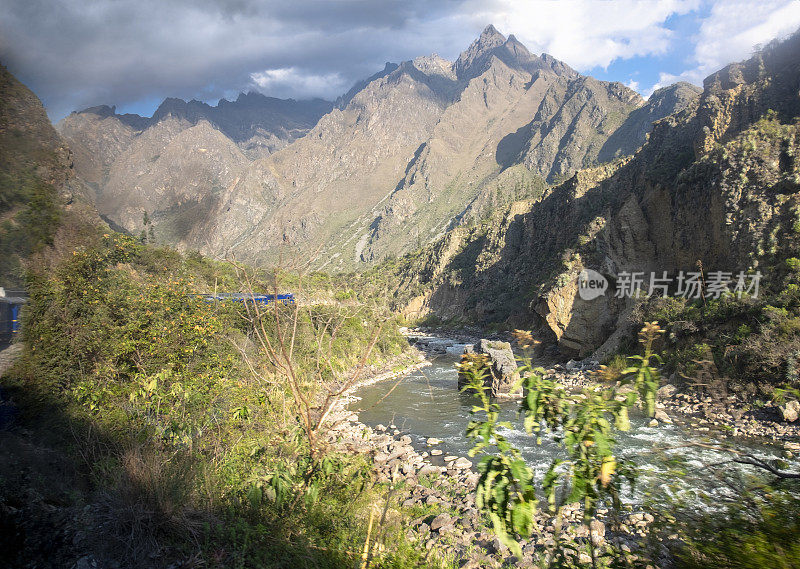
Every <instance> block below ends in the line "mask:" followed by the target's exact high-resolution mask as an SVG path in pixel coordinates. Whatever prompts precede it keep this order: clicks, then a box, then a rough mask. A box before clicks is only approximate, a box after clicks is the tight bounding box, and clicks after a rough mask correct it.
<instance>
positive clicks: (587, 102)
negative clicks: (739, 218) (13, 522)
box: [197, 26, 676, 270]
mask: <svg viewBox="0 0 800 569" xmlns="http://www.w3.org/2000/svg"><path fill="white" fill-rule="evenodd" d="M644 106H648V104H647V103H645V102H644V101H643V100H642V99H641V97H640V96H639V95H638V94H636V93H635V92H633V91H631V90H630V89H628V88H626V87H625V86H623V85H621V84H619V83H607V82H602V81H597V80H595V79H592V78H589V77H584V76H581V75H579V74H578V73H577V72H575V71H574V70H572V69H571V68H569V67H568V66H567V65H566V64H564V63H561V62H559V61H558V60H556V59H554V58H552V57H551V56H548V55H542V56H541V57H539V56H536V55H533V54H531V53H530V52H528V50H527V49H525V47H524V46H523V45H522V44H521V43H519V42H518V41H517V40H516V38H514V36H509V37H508V38H505V37H504V36H503V35H502V34H500V33H499V32H498V31H497V30H496V29H495V28H494V27H492V26H489V27H487V28H486V30H484V32H483V33H482V34H481V36H480V37H479V38H478V39H476V40H475V41H474V42H473V43H472V44H471V45H470V46H469V48H468V49H467V50H466V51H464V53H462V54H461V55H460V56H459V58H458V59H457V60H456V62H454V63H451V62H449V61H446V60H444V59H442V58H441V57H439V56H437V55H435V54H434V55H431V56H427V57H418V58H416V59H414V60H412V61H406V62H403V63H402V64H400V65H399V66H397V67H394V66H389V65H387V67H386V68H385V69H384V70H383V71H382V72H380V73H379V74H376V75H375V76H374V79H373V80H372V81H369V82H367V83H366V84H365V85H364V86H363V88H361V90H359V91H358V92H355V93H353V92H352V91H351V92H350V93H349V94H348V95H346V96H345V97H343V98H342V99H341V100H340V102H339V104H338V107H339V108H337V109H334V110H333V111H332V112H331V113H330V114H329V115H326V116H325V117H323V118H322V119H321V120H320V122H319V123H318V124H317V125H316V126H315V127H314V128H313V129H312V130H311V131H310V132H309V133H308V134H307V135H306V136H304V137H303V138H301V139H298V140H297V141H295V142H294V143H292V144H291V145H290V146H288V147H287V148H285V149H282V150H280V151H278V152H276V153H275V154H273V155H271V156H269V157H267V158H265V159H263V160H258V161H256V162H254V163H253V164H252V165H251V166H250V167H249V169H248V172H247V174H245V175H244V176H242V178H241V179H240V181H239V182H238V183H237V184H236V185H235V186H234V187H232V188H231V191H230V192H228V193H226V194H225V197H224V199H222V200H220V202H219V207H218V208H217V210H216V211H215V212H214V213H213V214H212V215H211V216H209V220H210V222H209V224H208V225H206V226H204V227H203V228H202V229H201V230H200V231H198V233H197V235H198V237H199V236H200V235H202V237H203V238H204V239H206V242H205V244H203V245H202V248H203V250H204V251H206V252H215V253H220V252H229V253H234V254H236V255H237V256H239V257H241V258H244V259H247V260H250V261H252V262H256V263H269V262H271V261H275V260H276V259H277V258H278V256H279V255H280V254H283V255H284V256H285V257H290V256H299V257H300V258H301V259H309V258H310V259H311V261H312V262H313V263H314V264H315V265H316V266H318V267H321V268H325V269H327V270H347V269H351V268H354V267H358V266H364V264H371V263H374V262H376V261H379V260H380V259H382V258H385V257H387V256H391V255H400V254H403V253H405V252H407V251H409V250H412V249H415V248H417V247H418V246H420V245H421V244H425V243H428V242H430V241H431V240H433V239H435V238H436V237H437V236H439V235H441V234H442V233H443V232H444V231H446V230H447V229H448V228H450V227H452V226H454V225H457V224H458V223H460V221H461V220H462V219H463V218H465V217H466V216H467V214H469V215H470V216H474V215H480V212H478V211H476V209H480V204H482V203H491V204H496V203H497V201H498V200H499V201H503V200H504V199H506V197H507V196H506V195H505V194H504V192H503V191H502V190H501V189H499V188H500V187H502V186H503V185H504V184H505V185H506V186H515V184H516V182H514V183H509V179H510V178H514V179H521V180H522V181H521V184H522V186H525V187H528V186H530V187H539V186H541V185H542V184H541V180H542V179H553V178H555V177H557V176H564V175H567V174H570V173H572V172H574V171H575V170H577V169H579V168H581V167H583V166H585V165H587V164H590V163H593V162H595V161H596V160H597V158H598V155H599V153H600V151H601V149H602V148H603V147H604V145H605V146H606V148H608V145H606V142H607V140H608V138H609V136H610V135H612V134H613V133H614V132H616V130H617V129H618V128H619V127H621V126H622V125H623V124H624V123H625V119H626V117H628V116H629V115H630V114H631V113H632V112H633V111H634V110H637V109H639V108H642V107H644ZM673 110H676V109H666V108H665V105H664V104H663V101H660V104H659V105H658V106H654V107H652V110H650V107H648V113H649V114H647V113H645V114H643V115H642V117H647V116H651V115H652V116H654V117H658V118H660V116H663V115H660V113H667V112H668V111H673ZM637 140H639V141H642V139H641V138H639V139H637ZM621 144H624V145H627V146H620V147H619V148H618V150H617V153H623V152H627V151H629V150H628V149H629V147H630V146H631V143H630V142H629V141H627V140H624V141H621ZM637 146H638V144H637ZM609 152H610V151H609ZM610 153H611V154H613V153H614V152H610ZM509 170H513V175H512V172H507V171H509ZM505 193H507V192H505ZM489 196H491V197H489Z"/></svg>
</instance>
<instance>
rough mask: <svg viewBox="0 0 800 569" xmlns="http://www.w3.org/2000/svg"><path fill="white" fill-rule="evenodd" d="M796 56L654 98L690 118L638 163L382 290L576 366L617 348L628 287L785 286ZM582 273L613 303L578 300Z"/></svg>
mask: <svg viewBox="0 0 800 569" xmlns="http://www.w3.org/2000/svg"><path fill="white" fill-rule="evenodd" d="M798 54H800V32H799V33H797V34H795V35H794V36H792V37H791V38H789V39H787V40H786V41H784V42H781V43H775V44H772V45H770V46H768V47H767V48H765V49H764V50H762V51H761V52H759V53H758V54H756V55H755V56H754V57H753V58H752V59H750V60H747V61H745V62H741V63H736V64H732V65H730V66H728V67H726V68H724V69H722V70H720V71H719V72H717V73H714V74H712V75H711V76H709V77H708V78H707V79H706V80H705V82H704V89H703V91H702V94H701V95H700V97H699V98H695V97H693V96H692V94H693V92H694V90H693V89H688V88H686V87H684V86H682V85H680V84H679V85H677V86H673V87H671V88H668V90H667V91H662V92H660V93H657V94H654V97H655V99H654V98H653V97H651V102H653V103H655V104H658V101H665V100H666V101H667V103H669V100H670V99H675V98H677V97H682V98H684V100H685V102H686V106H685V108H684V109H683V110H682V111H680V112H678V113H675V114H672V115H670V116H668V117H666V118H664V119H662V120H659V121H657V122H656V123H655V125H654V127H653V130H652V133H651V134H650V136H649V139H648V141H647V143H646V144H645V145H644V146H643V147H642V148H641V150H639V151H638V152H637V153H636V155H635V156H634V157H632V158H623V159H618V160H616V161H615V162H613V163H610V164H606V165H601V166H597V167H593V168H588V169H584V170H581V171H579V172H577V173H576V174H575V175H573V176H572V177H571V178H569V179H568V180H566V181H565V182H563V183H561V184H559V185H556V186H554V187H551V188H549V189H548V190H546V191H545V192H544V193H543V194H542V195H541V196H539V197H536V198H535V199H530V200H523V201H517V202H515V203H513V204H511V205H510V206H508V207H506V208H502V209H498V210H497V211H495V212H494V213H493V214H492V215H491V216H489V217H488V218H486V219H484V220H483V222H482V223H475V224H472V225H470V226H462V227H458V228H455V229H454V230H452V231H450V232H448V233H447V234H446V235H445V236H444V237H443V238H442V239H440V240H438V241H437V242H436V243H434V244H433V245H431V246H429V247H427V248H426V249H424V250H423V251H422V252H421V253H420V254H418V255H416V256H413V257H406V258H404V259H402V260H401V261H400V262H399V263H396V264H395V265H394V266H391V265H387V266H386V268H385V269H384V270H385V271H388V275H387V274H384V275H383V276H381V277H380V279H383V280H384V281H385V282H390V283H393V286H392V287H390V288H391V289H393V290H394V294H395V295H396V296H397V298H398V301H399V302H400V303H401V304H402V305H404V306H405V308H404V309H405V312H406V313H407V314H408V315H409V316H421V315H425V314H435V315H437V316H438V317H440V318H443V319H456V320H469V321H477V322H483V323H484V324H486V323H501V324H504V325H509V326H515V327H533V328H535V329H537V330H538V332H539V334H540V335H541V337H543V338H551V339H552V340H553V341H554V342H556V343H557V345H558V346H559V348H560V349H561V351H562V353H564V354H567V355H572V356H575V355H579V356H585V355H588V354H591V353H592V352H593V351H595V350H598V349H599V351H598V352H596V353H597V355H602V354H607V353H609V352H610V351H611V350H612V349H613V348H614V347H615V342H617V341H618V340H619V339H620V337H621V332H620V331H622V330H625V329H626V327H627V325H626V323H627V322H628V321H629V320H628V318H629V315H630V314H631V311H632V310H633V308H634V307H635V306H637V302H636V301H635V300H634V299H631V298H618V297H615V295H614V292H615V285H616V284H617V283H619V282H620V280H621V279H623V278H624V275H625V274H626V273H627V274H631V273H633V272H642V273H644V274H645V275H649V274H650V273H651V272H655V273H656V274H658V275H661V274H662V272H663V271H667V272H668V273H669V274H671V275H675V274H677V272H678V271H687V272H689V271H697V270H698V266H702V267H703V268H704V270H705V271H709V272H711V271H726V272H730V273H732V274H734V275H735V274H737V272H738V271H748V270H755V269H759V270H762V271H763V272H764V273H766V274H767V275H768V276H770V277H771V278H772V279H773V280H775V279H778V278H779V277H780V275H783V274H785V273H786V270H787V269H786V266H787V263H788V261H787V259H790V260H791V259H792V258H794V257H797V256H798V255H797V251H798V250H800V236H798V228H800V222H798V219H800V213H798V212H800V164H798V161H797V160H796V158H795V157H796V156H797V155H798V153H800V96H799V95H798V91H797V85H798V84H800V57H798ZM669 104H671V103H669ZM649 112H650V111H648V113H649ZM653 112H657V111H656V110H655V109H654V110H653ZM641 114H644V113H641ZM630 116H634V115H633V113H631V115H629V117H630ZM647 118H649V116H648V117H647ZM637 120H646V119H643V118H642V117H638V118H637ZM621 128H622V127H621ZM629 132H636V127H635V125H634V124H633V123H631V124H630V125H629ZM698 263H700V265H698ZM585 268H589V269H593V270H595V271H597V272H599V273H600V274H602V275H603V276H604V277H605V278H606V279H607V281H608V282H609V283H610V285H609V287H610V290H609V291H608V292H607V293H606V294H605V295H604V296H601V297H599V298H595V299H592V300H585V299H583V298H581V296H580V295H579V294H578V284H577V283H578V274H579V273H580V272H581V271H582V270H583V269H585ZM380 279H376V280H380ZM791 286H792V287H795V288H796V285H791ZM790 288H791V287H790ZM387 294H388V293H387ZM390 296H391V295H390Z"/></svg>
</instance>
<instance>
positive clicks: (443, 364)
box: [350, 355, 800, 505]
mask: <svg viewBox="0 0 800 569" xmlns="http://www.w3.org/2000/svg"><path fill="white" fill-rule="evenodd" d="M455 361H456V360H455V358H454V357H453V356H449V355H448V356H442V357H440V358H437V359H436V361H434V362H433V365H432V366H430V367H427V368H424V369H421V370H419V371H417V372H414V373H412V374H411V375H409V376H407V377H404V378H402V379H400V380H399V383H398V380H389V381H384V382H380V383H376V384H373V385H369V386H365V387H363V388H361V389H359V390H357V391H356V392H355V393H354V395H356V396H357V397H358V398H360V400H358V401H356V402H353V403H351V404H350V409H352V410H353V411H357V412H358V413H359V418H360V420H361V421H362V422H363V423H365V424H368V425H371V426H373V427H374V426H375V425H377V424H383V425H386V426H389V425H391V424H394V425H396V426H397V428H398V429H399V430H401V431H402V432H404V433H407V434H409V435H410V436H411V437H412V440H413V441H414V444H415V446H416V447H417V448H418V449H420V450H422V449H426V445H425V440H426V439H427V438H428V437H436V438H438V439H441V440H442V444H441V445H437V448H440V449H441V450H443V451H444V455H448V454H455V455H459V456H467V453H468V451H469V448H470V446H471V445H470V441H469V440H468V439H467V438H466V436H465V434H464V433H465V430H466V427H467V424H468V423H469V421H470V410H471V408H472V405H473V399H472V398H471V397H469V396H467V395H464V394H460V393H458V390H457V373H456V371H455V369H454V367H453V364H454V363H455ZM390 390H391V392H390ZM518 405H519V404H518V402H516V401H505V402H502V403H501V407H502V409H503V417H502V418H503V419H505V420H510V421H512V424H514V425H515V426H518V428H515V429H513V430H511V431H507V432H504V433H503V434H504V435H505V436H506V437H507V438H508V439H509V440H510V441H511V442H512V444H514V445H515V446H516V447H517V448H519V449H520V450H521V451H522V454H523V456H524V457H525V460H526V461H527V462H528V464H529V465H531V466H532V467H533V468H534V470H535V472H536V476H537V479H538V480H541V477H542V476H543V474H544V472H545V471H546V470H547V468H548V467H549V466H550V463H551V461H552V460H553V459H554V458H557V457H563V454H562V452H563V451H561V450H560V448H559V446H558V445H557V443H556V442H555V441H554V440H553V439H552V437H542V443H541V444H540V445H537V444H536V440H535V438H534V437H533V436H531V435H528V434H527V433H525V431H524V430H523V429H522V428H521V420H518V419H517V415H516V411H517V409H518ZM648 422H649V419H646V418H645V417H643V416H638V417H637V416H632V417H631V427H632V428H631V430H630V431H629V432H627V433H622V432H620V433H617V436H616V438H617V445H618V446H617V448H618V456H622V457H624V458H628V459H631V460H633V461H634V462H636V464H637V466H638V468H639V478H638V482H637V488H636V489H635V491H633V492H627V495H626V496H625V500H626V501H629V502H642V501H645V500H647V499H654V500H657V501H658V500H661V499H663V495H667V496H671V497H675V496H677V497H681V498H685V499H688V500H692V501H693V502H694V501H695V500H694V497H695V491H701V493H703V494H705V495H706V496H707V497H708V499H709V500H710V505H713V504H714V503H720V502H721V501H723V500H724V499H732V498H735V495H734V493H733V491H732V490H730V488H729V487H728V486H726V485H724V484H722V483H720V481H719V480H718V479H716V478H714V477H713V473H714V472H715V470H718V469H714V468H712V467H710V466H709V465H713V464H717V463H720V462H725V461H730V460H731V459H732V458H733V457H734V455H733V454H731V453H730V452H727V451H723V450H715V449H709V448H703V447H701V446H696V445H694V444H689V443H699V444H703V445H717V444H724V443H725V442H726V441H725V439H724V437H718V436H715V435H712V434H709V433H702V432H697V431H696V430H695V431H691V432H690V431H689V430H684V429H683V428H682V427H681V426H678V425H667V424H660V425H659V426H657V427H649V426H647V423H648ZM728 444H730V441H728ZM736 447H737V448H738V449H740V450H741V449H742V448H745V449H746V450H748V451H749V452H753V453H754V454H756V455H757V456H761V457H765V458H770V457H777V456H778V455H779V452H778V449H775V448H773V447H770V446H767V445H762V444H758V443H753V442H743V441H741V440H737V441H736ZM432 460H433V461H436V460H438V459H436V458H433V459H432ZM790 468H792V469H794V470H798V469H800V464H798V463H797V462H796V461H795V463H794V464H791V465H790ZM725 471H726V472H728V473H729V474H730V473H734V474H736V475H738V476H742V477H748V476H756V475H757V476H763V472H760V471H757V470H756V469H754V468H752V467H748V466H743V465H735V464H728V465H726V466H725ZM677 472H680V474H678V473H677Z"/></svg>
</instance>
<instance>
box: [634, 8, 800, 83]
mask: <svg viewBox="0 0 800 569" xmlns="http://www.w3.org/2000/svg"><path fill="white" fill-rule="evenodd" d="M798 27H800V0H779V1H772V2H752V1H749V0H717V2H715V3H714V4H713V5H712V6H711V10H710V13H709V15H708V17H707V18H705V19H704V20H703V22H702V23H701V25H700V28H699V30H698V33H697V35H696V36H695V37H694V38H690V39H691V41H692V43H693V44H694V51H693V53H692V56H691V57H690V60H689V61H688V62H687V63H688V64H689V65H690V67H688V68H687V69H686V70H685V71H683V72H682V73H678V74H670V73H661V74H660V76H659V80H658V82H657V83H656V84H655V85H653V87H652V88H651V89H650V90H649V92H648V95H649V94H650V93H652V92H653V91H654V90H655V89H658V88H660V87H664V86H666V85H670V84H672V83H674V82H676V81H689V82H690V83H694V84H695V85H702V84H703V79H705V78H706V77H707V76H708V75H710V74H712V73H714V72H715V71H717V70H719V69H721V68H722V67H724V66H725V65H727V64H729V63H732V62H735V61H741V60H743V59H747V58H748V57H750V56H751V55H752V53H753V51H754V50H755V49H756V48H757V47H758V46H759V45H763V44H766V43H768V42H769V41H771V40H773V39H775V38H780V37H784V36H786V35H788V34H790V33H792V32H794V31H796V30H797V29H798Z"/></svg>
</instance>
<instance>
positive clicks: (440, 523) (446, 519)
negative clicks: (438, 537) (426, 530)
mask: <svg viewBox="0 0 800 569" xmlns="http://www.w3.org/2000/svg"><path fill="white" fill-rule="evenodd" d="M452 523H453V518H452V516H451V515H450V514H446V513H445V514H439V515H438V516H436V517H435V518H433V521H432V522H431V530H432V531H438V530H439V528H442V527H445V526H447V525H451V524H452Z"/></svg>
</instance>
